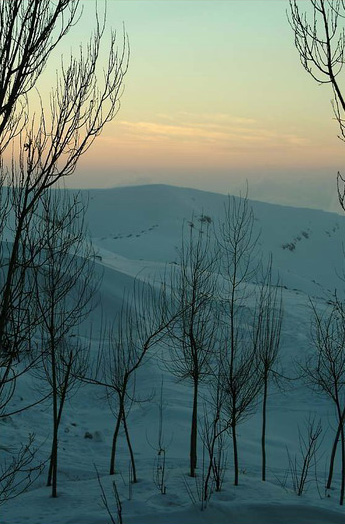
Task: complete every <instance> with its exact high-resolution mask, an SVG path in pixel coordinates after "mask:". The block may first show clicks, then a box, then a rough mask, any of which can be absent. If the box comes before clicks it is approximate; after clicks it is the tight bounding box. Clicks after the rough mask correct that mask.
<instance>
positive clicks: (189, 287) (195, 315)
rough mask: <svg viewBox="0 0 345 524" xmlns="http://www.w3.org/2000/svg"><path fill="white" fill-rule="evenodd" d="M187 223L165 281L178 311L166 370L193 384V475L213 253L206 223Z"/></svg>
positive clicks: (211, 308) (211, 334)
mask: <svg viewBox="0 0 345 524" xmlns="http://www.w3.org/2000/svg"><path fill="white" fill-rule="evenodd" d="M188 227H189V232H188V233H187V236H185V233H183V238H182V246H181V249H180V250H179V253H178V254H179V260H178V263H177V266H176V268H174V270H173V272H172V276H171V281H170V284H169V287H170V293H171V309H172V311H174V312H176V311H178V312H180V313H179V315H178V316H177V317H176V320H175V322H173V323H172V324H170V329H169V331H168V340H169V342H168V345H169V348H170V355H169V359H168V368H169V370H170V371H171V372H172V373H173V374H174V375H175V376H177V377H178V378H180V379H182V380H188V381H191V383H192V387H193V400H192V406H193V407H192V422H191V432H190V450H189V451H190V476H191V477H195V468H196V466H197V436H198V398H199V386H200V383H201V382H202V381H204V380H205V379H206V378H208V377H210V375H211V369H212V359H213V356H214V349H215V343H216V334H217V321H216V318H217V317H216V314H215V310H216V306H217V305H216V289H217V275H216V269H217V254H216V250H215V248H214V246H212V242H211V236H210V223H209V222H208V221H205V220H203V217H202V218H201V220H200V219H199V220H197V219H195V218H193V219H192V221H191V222H190V223H189V226H188ZM171 316H173V314H172V315H171Z"/></svg>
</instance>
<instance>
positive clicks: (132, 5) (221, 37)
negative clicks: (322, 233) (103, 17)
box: [59, 0, 345, 209]
mask: <svg viewBox="0 0 345 524" xmlns="http://www.w3.org/2000/svg"><path fill="white" fill-rule="evenodd" d="M303 3H304V2H301V4H303ZM83 4H84V14H83V17H82V19H81V21H80V22H79V25H78V26H77V27H76V28H74V29H73V30H72V32H71V33H70V35H69V36H68V38H66V39H65V41H64V43H63V44H62V45H61V46H60V49H59V51H60V53H65V52H66V53H68V52H69V51H70V49H71V48H73V46H75V45H76V44H78V43H79V42H80V41H86V39H87V36H88V34H89V32H90V31H91V30H92V24H93V21H94V7H95V1H94V0H84V2H83ZM288 7H289V4H288V1H287V0H202V1H199V0H109V1H108V24H109V26H112V27H113V28H115V29H117V30H118V33H119V45H121V32H122V24H123V23H124V24H125V27H126V31H127V33H128V35H129V41H130V48H131V58H130V66H129V71H128V74H127V76H126V78H125V91H124V94H123V96H122V99H121V109H120V111H119V113H118V115H117V117H116V119H115V120H114V121H113V122H112V123H111V124H109V125H108V126H107V127H106V128H105V130H104V132H103V134H102V136H101V137H99V138H98V139H97V141H96V142H95V144H94V145H93V147H92V149H91V150H90V151H89V152H88V153H87V154H86V155H85V156H84V157H83V159H82V161H81V162H80V164H79V166H78V170H77V173H76V175H75V176H74V177H73V179H70V180H69V185H70V186H72V187H113V186H118V185H131V184H142V183H168V184H174V185H181V186H189V187H195V188H200V189H206V190H212V191H217V192H222V193H228V192H230V193H235V192H238V191H239V189H241V188H243V187H244V184H245V181H246V179H247V180H248V182H249V191H250V196H251V197H252V198H257V199H260V200H266V201H271V202H278V203H286V204H291V205H306V206H308V207H310V206H312V207H321V208H323V209H335V202H336V194H335V193H336V188H335V175H336V172H337V171H338V170H341V171H343V172H345V162H344V159H345V144H343V143H342V142H341V141H340V140H339V139H338V138H337V133H338V128H337V124H336V122H335V121H334V119H333V113H332V107H331V98H332V92H331V90H330V88H329V86H318V85H317V84H316V83H315V82H314V81H313V80H312V79H311V78H310V77H309V76H308V75H307V74H306V73H305V71H304V70H303V68H302V66H301V64H300V61H299V56H298V54H297V51H296V49H295V48H294V35H293V32H292V29H291V28H290V26H289V24H288V21H287V14H286V11H287V9H288ZM104 47H106V46H104ZM105 51H106V49H105V48H104V60H105V59H106V52H105Z"/></svg>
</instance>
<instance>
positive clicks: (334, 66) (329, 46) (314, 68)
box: [289, 0, 345, 210]
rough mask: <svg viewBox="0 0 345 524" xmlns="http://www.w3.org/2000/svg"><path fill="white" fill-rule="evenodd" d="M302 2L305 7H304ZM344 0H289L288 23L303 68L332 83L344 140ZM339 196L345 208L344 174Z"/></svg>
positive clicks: (339, 187) (317, 77) (321, 80)
mask: <svg viewBox="0 0 345 524" xmlns="http://www.w3.org/2000/svg"><path fill="white" fill-rule="evenodd" d="M302 5H303V10H302V7H301V6H302ZM344 20H345V2H344V0H309V1H308V2H303V3H301V2H298V1H297V0H290V16H289V22H290V25H291V27H292V29H293V31H294V34H295V46H296V49H297V51H298V53H299V55H300V60H301V63H302V65H303V67H304V69H305V70H306V71H307V73H308V74H309V75H311V76H312V78H313V79H314V80H315V81H316V82H317V83H318V85H320V84H330V86H331V88H332V90H333V96H334V99H333V101H332V107H333V112H334V116H335V118H336V120H337V122H338V125H339V130H340V134H339V135H338V137H339V138H340V139H341V140H342V141H345V96H344V92H343V89H342V87H341V83H340V78H341V73H342V70H343V67H344V52H345V31H344ZM337 186H338V197H339V202H340V204H341V206H342V208H343V209H344V210H345V207H344V205H345V202H344V199H345V185H344V178H343V176H342V175H341V174H340V173H338V177H337Z"/></svg>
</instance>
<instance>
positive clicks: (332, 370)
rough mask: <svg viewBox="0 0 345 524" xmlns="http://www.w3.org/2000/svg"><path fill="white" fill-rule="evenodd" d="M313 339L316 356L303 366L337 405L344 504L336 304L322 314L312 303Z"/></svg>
mask: <svg viewBox="0 0 345 524" xmlns="http://www.w3.org/2000/svg"><path fill="white" fill-rule="evenodd" d="M312 311H313V323H312V337H313V343H314V349H315V353H314V354H313V355H311V356H310V358H308V359H307V361H306V363H305V365H304V366H303V369H304V372H305V376H306V379H307V381H308V383H309V384H310V385H312V386H313V387H315V388H316V390H318V391H319V392H322V393H324V394H325V395H326V396H327V397H328V398H330V399H331V400H332V402H333V403H334V407H335V410H336V417H337V425H338V427H339V428H340V439H341V489H340V504H341V505H343V503H344V492H345V435H344V416H343V414H344V412H345V352H344V347H345V323H344V318H343V317H342V315H341V313H340V312H339V308H338V307H337V306H336V305H332V306H330V309H329V310H327V311H325V312H324V313H323V314H321V313H320V312H319V311H317V309H316V307H315V305H314V304H312Z"/></svg>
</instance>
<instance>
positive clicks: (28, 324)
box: [0, 0, 128, 406]
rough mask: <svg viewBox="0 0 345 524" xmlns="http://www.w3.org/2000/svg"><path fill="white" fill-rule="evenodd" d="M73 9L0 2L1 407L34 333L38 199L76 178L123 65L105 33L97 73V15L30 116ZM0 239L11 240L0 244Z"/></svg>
mask: <svg viewBox="0 0 345 524" xmlns="http://www.w3.org/2000/svg"><path fill="white" fill-rule="evenodd" d="M78 5H79V2H78V0H57V2H54V3H52V2H50V1H49V0H33V1H30V2H29V1H28V0H13V1H11V2H1V3H0V64H1V74H0V186H1V209H0V256H1V264H0V266H1V278H0V368H1V373H0V395H1V397H0V405H1V406H4V405H6V404H8V402H9V400H10V399H11V398H12V396H13V393H14V390H15V384H16V380H17V378H18V376H21V375H22V374H23V370H20V371H17V359H18V354H19V353H20V352H21V351H23V350H25V351H27V352H28V351H30V350H31V345H32V343H31V340H32V333H33V332H34V331H35V329H33V326H35V325H36V326H37V323H36V320H37V319H36V317H35V311H34V310H33V309H32V308H31V307H30V295H31V292H32V284H33V281H32V279H31V280H30V276H31V269H32V267H33V265H34V264H35V263H37V261H36V262H35V258H36V257H37V255H38V253H39V251H40V249H41V247H42V246H41V244H39V245H38V246H33V243H32V241H31V237H32V234H33V233H32V228H33V227H34V226H33V224H32V222H33V217H34V216H35V215H36V214H37V212H38V209H39V205H40V200H41V199H42V198H43V196H44V194H45V193H46V192H47V191H48V190H49V188H50V187H52V186H53V185H54V184H56V183H57V182H58V181H59V180H61V179H62V178H64V177H65V176H69V175H71V174H72V173H73V172H74V171H75V168H76V165H77V162H78V160H79V158H80V156H81V155H82V154H83V153H84V152H85V151H86V150H87V149H88V148H89V147H90V145H91V144H92V142H93V140H94V139H95V138H96V137H97V136H98V135H99V134H100V133H101V131H102V129H103V127H104V125H106V123H107V122H109V121H110V120H112V119H113V118H114V116H115V114H116V112H117V110H118V108H119V98H120V95H121V87H122V84H123V77H124V75H125V73H126V71H127V66H128V44H127V37H126V36H125V35H124V38H123V45H122V48H121V49H120V50H119V49H118V48H117V37H116V34H115V33H114V32H112V33H111V36H110V43H109V52H108V57H109V58H108V62H107V64H106V65H105V67H104V68H102V70H100V69H99V67H98V64H99V62H100V60H99V59H100V49H101V45H102V42H103V40H104V38H103V37H104V36H105V23H106V14H104V17H103V19H100V17H99V16H98V15H97V14H96V17H95V29H94V32H93V34H92V35H91V37H90V40H89V42H88V43H87V45H86V46H84V47H82V46H81V47H80V51H79V56H76V57H74V56H71V57H70V58H69V59H68V60H67V61H65V60H62V61H61V69H60V72H59V73H58V75H57V83H56V86H54V87H53V89H52V92H51V95H50V103H49V104H48V105H44V104H43V103H42V105H41V113H40V114H38V115H30V111H29V99H30V96H31V95H30V93H32V92H33V88H35V90H36V88H37V81H38V79H39V77H40V75H41V73H42V71H43V69H44V68H45V66H46V65H47V63H48V59H49V56H50V54H51V52H52V51H53V50H54V49H55V48H56V46H57V45H58V43H59V42H60V40H61V39H62V38H63V37H64V36H65V35H66V34H67V32H68V31H69V30H70V29H71V28H72V27H73V26H74V25H75V23H76V22H77V21H78V17H79V14H78ZM29 95H30V96H29ZM9 145H11V148H12V150H13V158H12V162H11V163H10V165H9V166H6V165H5V162H4V156H3V154H4V152H5V150H6V149H8V146H9ZM4 184H5V185H7V186H8V187H7V188H6V190H3V189H2V188H3V185H4ZM5 234H6V236H7V235H8V234H10V236H11V238H10V240H9V241H8V242H7V243H5V242H4V240H5V238H6V237H5ZM33 248H34V250H33ZM28 367H30V366H28ZM26 369H27V368H26Z"/></svg>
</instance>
